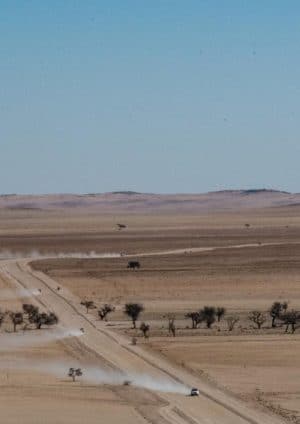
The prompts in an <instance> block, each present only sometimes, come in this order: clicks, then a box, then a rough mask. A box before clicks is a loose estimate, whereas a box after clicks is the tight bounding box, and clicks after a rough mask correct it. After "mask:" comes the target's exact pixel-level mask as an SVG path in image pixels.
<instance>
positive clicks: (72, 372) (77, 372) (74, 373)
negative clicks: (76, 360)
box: [68, 368, 82, 381]
mask: <svg viewBox="0 0 300 424" xmlns="http://www.w3.org/2000/svg"><path fill="white" fill-rule="evenodd" d="M68 376H69V377H71V378H72V380H73V381H75V379H76V377H80V376H82V370H81V368H70V369H69V372H68Z"/></svg>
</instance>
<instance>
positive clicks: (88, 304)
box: [80, 300, 96, 314]
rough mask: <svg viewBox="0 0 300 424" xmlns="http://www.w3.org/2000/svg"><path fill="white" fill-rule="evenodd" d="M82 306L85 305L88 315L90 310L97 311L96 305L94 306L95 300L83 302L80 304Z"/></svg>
mask: <svg viewBox="0 0 300 424" xmlns="http://www.w3.org/2000/svg"><path fill="white" fill-rule="evenodd" d="M80 305H83V306H85V307H86V313H87V314H88V313H89V310H90V309H96V305H95V304H94V301H93V300H83V301H82V302H80Z"/></svg>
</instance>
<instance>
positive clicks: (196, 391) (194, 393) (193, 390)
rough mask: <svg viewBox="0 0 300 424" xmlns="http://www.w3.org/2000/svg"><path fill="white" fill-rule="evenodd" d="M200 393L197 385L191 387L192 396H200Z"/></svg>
mask: <svg viewBox="0 0 300 424" xmlns="http://www.w3.org/2000/svg"><path fill="white" fill-rule="evenodd" d="M199 394H200V392H199V389H196V388H195V387H193V388H192V389H191V396H199Z"/></svg>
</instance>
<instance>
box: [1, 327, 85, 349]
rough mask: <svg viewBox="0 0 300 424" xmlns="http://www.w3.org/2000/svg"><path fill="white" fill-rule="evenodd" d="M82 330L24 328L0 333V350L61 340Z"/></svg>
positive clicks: (77, 334) (79, 334) (78, 334)
mask: <svg viewBox="0 0 300 424" xmlns="http://www.w3.org/2000/svg"><path fill="white" fill-rule="evenodd" d="M81 335H82V332H81V331H80V330H78V329H68V330H66V329H63V328H58V329H55V330H52V329H51V330H49V329H41V330H26V331H19V332H17V333H9V334H8V333H2V334H1V335H0V352H5V351H11V350H15V349H22V348H26V347H32V346H40V345H44V344H47V343H51V342H54V341H58V340H62V339H65V338H68V337H79V336H81Z"/></svg>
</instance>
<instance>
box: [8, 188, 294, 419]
mask: <svg viewBox="0 0 300 424" xmlns="http://www.w3.org/2000/svg"><path fill="white" fill-rule="evenodd" d="M205 196H206V197H205ZM95 199H96V200H97V199H98V200H99V202H98V203H97V202H96V200H95ZM82 202H83V203H82ZM119 223H122V224H124V225H126V228H124V229H122V230H119V229H118V226H117V224H119ZM0 255H1V258H2V260H1V261H0V266H1V269H0V271H1V275H0V277H1V280H0V284H1V287H0V288H1V291H0V293H2V295H1V296H0V303H1V304H0V307H1V310H2V311H4V310H12V309H13V310H21V308H22V303H27V302H32V303H34V304H37V305H38V306H39V307H40V308H41V309H45V310H54V311H55V312H56V313H57V314H58V316H59V319H60V325H61V326H63V327H64V328H70V329H72V330H73V329H76V330H78V329H79V328H82V327H84V330H85V332H84V333H83V334H82V335H81V336H80V337H75V336H74V337H73V336H72V335H71V336H68V337H62V338H61V339H58V338H56V337H52V334H54V335H55V330H54V329H52V328H51V329H41V330H34V329H32V330H30V331H23V330H22V328H20V329H19V330H18V332H17V334H16V335H15V334H13V333H12V328H11V324H10V322H9V320H4V323H3V324H2V328H1V334H0V337H2V340H3V341H2V343H1V346H2V348H1V349H0V365H1V369H2V372H1V380H0V384H1V393H0V404H1V411H2V413H3V416H5V417H6V420H5V423H9V424H10V423H11V424H19V423H26V424H27V423H28V424H29V423H41V422H43V423H59V424H62V423H69V422H73V423H77V422H78V423H81V422H82V421H87V422H89V423H96V422H99V420H100V422H108V423H117V422H118V423H119V422H120V420H122V422H125V423H126V422H128V423H140V422H141V423H142V422H152V423H167V422H170V423H173V422H174V423H185V422H186V423H227V422H228V423H235V422H236V423H246V422H248V423H268V422H270V423H276V422H294V423H299V422H300V388H299V387H300V372H299V369H300V359H299V348H300V328H299V329H298V328H296V331H295V333H294V334H290V333H285V326H283V325H282V324H280V323H278V324H277V326H276V327H275V328H272V327H271V317H270V315H269V310H270V307H271V305H272V303H273V302H274V301H279V302H284V301H286V302H288V308H289V309H295V310H300V275H299V272H300V260H299V257H300V256H299V255H300V206H299V196H298V195H289V194H286V193H279V192H269V191H266V192H265V191H263V192H260V191H259V192H255V191H254V192H250V193H245V192H237V193H235V192H228V193H219V194H211V195H203V196H202V197H201V196H199V197H197V196H190V197H189V198H185V197H184V196H177V197H176V196H173V197H172V196H171V197H166V198H164V197H163V196H161V197H159V198H158V197H157V196H154V195H153V196H152V197H151V195H149V196H148V197H147V196H145V195H138V194H116V195H114V194H110V195H106V196H105V195H103V196H101V195H100V196H90V197H89V196H87V197H84V196H82V197H80V196H78V197H76V196H73V197H72V196H69V197H68V196H65V197H64V196H61V197H59V199H58V198H55V199H52V198H51V197H47V196H45V197H42V198H36V197H27V198H26V197H24V198H19V197H18V196H12V197H10V196H8V197H6V198H2V199H1V201H0ZM131 259H133V260H138V261H139V262H140V264H141V268H140V269H138V270H130V269H127V263H128V261H129V260H131ZM22 287H23V289H26V290H27V291H28V290H29V293H30V290H37V289H40V293H39V295H38V296H36V295H34V294H33V295H32V296H28V294H26V296H24V292H21V291H20V289H21V288H22ZM57 287H59V292H58V291H57ZM26 293H27V292H26ZM32 293H35V292H34V291H32ZM83 300H93V301H94V302H95V304H96V305H97V306H101V305H103V304H105V303H109V304H112V305H113V306H114V307H115V308H116V310H115V312H113V313H111V314H110V315H109V317H108V321H107V322H102V321H100V320H99V318H98V316H97V310H96V309H95V310H91V311H90V312H89V313H88V314H86V311H85V308H84V307H83V306H82V305H80V302H81V301H83ZM128 302H137V303H142V304H143V306H144V308H145V309H144V311H143V312H142V313H141V316H140V317H139V319H138V323H137V329H136V330H133V329H132V328H131V327H132V325H131V321H130V320H129V318H128V317H127V316H126V315H125V314H124V312H123V311H124V305H125V304H126V303H128ZM204 306H215V307H224V308H226V313H225V315H224V316H223V317H222V319H221V320H220V322H218V321H216V322H214V323H213V324H212V328H210V329H208V328H206V326H205V324H204V323H201V324H200V325H199V326H198V328H196V329H192V328H191V327H192V326H191V324H192V323H191V320H190V319H188V318H186V317H185V315H186V314H187V313H189V312H193V311H197V310H199V309H200V308H203V307H204ZM254 310H258V311H261V312H263V314H265V316H266V318H267V320H266V321H265V322H264V323H263V325H262V328H261V329H257V328H255V325H254V324H253V322H251V321H250V320H249V318H248V316H249V314H250V313H251V311H254ZM230 316H234V317H238V318H239V321H238V322H237V324H236V326H235V328H234V329H233V330H232V331H229V330H228V324H227V318H228V317H230ZM170 317H172V318H174V320H175V321H174V322H175V327H176V337H173V336H172V335H170V334H169V331H168V319H169V318H170ZM141 322H145V323H147V324H149V326H150V331H149V337H148V338H144V337H143V334H142V332H141V331H140V330H139V326H140V323H141ZM29 333H30V334H29ZM28 335H29V337H30V338H31V339H32V343H31V339H30V338H29V337H28ZM45 335H46V336H45ZM48 335H49V337H48ZM18 337H19V338H20V337H23V339H21V342H20V343H19V342H18V343H19V344H18V346H17V347H16V344H15V342H13V343H12V342H11V341H12V340H15V339H16V338H18ZM133 337H136V339H137V345H136V346H132V345H131V340H132V338H133ZM26 338H28V341H26V340H25V339H26ZM38 338H41V340H42V338H45V340H44V341H43V340H42V341H37V339H38ZM6 340H8V341H7V345H6ZM23 340H24V343H23ZM73 364H74V365H77V364H78V366H79V365H80V366H82V368H83V370H84V369H85V368H87V369H89V368H88V367H90V368H91V370H92V369H94V368H97V367H98V368H100V369H101V370H102V371H103V373H105V372H107V373H112V372H113V371H114V367H115V370H116V369H117V370H118V372H119V371H120V370H122V371H126V372H127V373H128V375H129V376H131V375H139V376H140V375H143V376H145V381H144V380H143V381H140V380H139V378H137V382H138V383H137V384H136V385H135V384H134V385H132V386H123V385H122V384H120V381H121V379H120V381H119V380H118V378H116V381H115V382H113V381H111V379H107V380H105V378H104V379H102V380H101V378H99V382H98V381H97V380H96V379H95V378H90V379H87V380H85V379H82V380H81V379H78V381H76V382H75V383H73V382H72V381H69V380H70V379H69V378H68V377H67V370H68V369H67V368H68V365H69V366H73ZM155 367H156V368H155ZM90 372H91V371H90ZM164 375H165V376H166V378H167V379H168V378H171V379H172V380H175V381H177V382H178V388H176V387H175V388H174V390H173V389H171V390H169V389H168V384H169V383H167V382H166V383H165V382H164V381H162V379H163V378H164V377H163V376H164ZM148 377H149V378H148ZM150 377H151V378H150ZM147 378H148V380H147ZM133 380H134V378H133ZM149 381H150V383H149ZM156 381H158V382H161V387H160V385H159V384H157V385H156ZM193 383H195V384H198V385H200V396H199V398H191V397H189V396H187V395H188V391H187V392H185V389H183V387H188V388H189V387H191V385H192V384H193ZM164 386H165V387H164ZM175 386H176V384H175ZM151 388H154V389H155V390H149V389H151ZM161 388H162V390H161ZM201 389H202V390H203V393H204V394H205V395H203V396H202V395H201ZM181 391H182V393H180V392H181ZM224 405H225V407H224Z"/></svg>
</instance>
